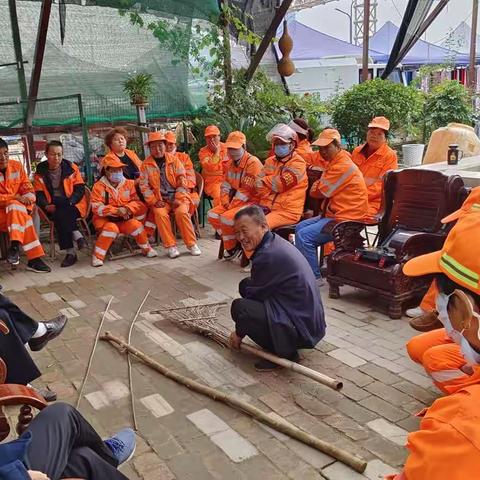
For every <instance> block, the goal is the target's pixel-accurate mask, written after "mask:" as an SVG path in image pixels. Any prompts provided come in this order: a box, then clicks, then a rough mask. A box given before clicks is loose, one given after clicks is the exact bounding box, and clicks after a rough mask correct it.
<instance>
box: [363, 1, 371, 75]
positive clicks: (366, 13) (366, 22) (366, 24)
mask: <svg viewBox="0 0 480 480" xmlns="http://www.w3.org/2000/svg"><path fill="white" fill-rule="evenodd" d="M369 40H370V0H364V1H363V61H362V82H366V81H367V80H368V45H369Z"/></svg>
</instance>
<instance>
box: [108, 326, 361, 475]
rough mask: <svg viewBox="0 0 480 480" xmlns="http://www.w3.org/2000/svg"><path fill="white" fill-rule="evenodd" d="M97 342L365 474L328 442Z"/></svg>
mask: <svg viewBox="0 0 480 480" xmlns="http://www.w3.org/2000/svg"><path fill="white" fill-rule="evenodd" d="M100 339H101V340H103V341H106V342H110V343H112V344H113V345H115V346H117V347H118V348H119V351H120V352H122V353H125V352H130V353H131V354H132V355H134V356H135V357H137V358H138V359H139V360H141V361H142V362H143V363H145V364H146V365H148V366H149V367H151V368H152V369H154V370H156V371H157V372H159V373H161V374H162V375H164V376H165V377H167V378H170V379H171V380H174V381H175V382H177V383H180V384H181V385H184V386H186V387H187V388H190V389H192V390H194V391H196V392H198V393H201V394H203V395H206V396H208V397H210V398H212V399H213V400H216V401H219V402H222V403H225V404H227V405H230V406H231V407H234V408H236V409H238V410H240V411H242V412H244V413H246V414H247V415H250V416H251V417H252V418H255V419H256V420H259V421H260V422H262V423H264V424H266V425H268V426H269V427H271V428H274V429H275V430H277V431H279V432H281V433H284V434H285V435H289V436H290V437H292V438H294V439H296V440H298V441H300V442H302V443H304V444H306V445H309V446H310V447H313V448H315V449H317V450H319V451H321V452H323V453H325V454H327V455H330V456H331V457H333V458H335V459H336V460H338V461H340V462H342V463H344V464H345V465H348V466H349V467H350V468H352V469H354V470H355V471H357V472H359V473H363V472H364V471H365V468H366V466H367V463H366V462H365V461H364V460H363V459H361V458H359V457H357V456H355V455H353V454H351V453H349V452H347V451H345V450H343V449H341V448H338V447H336V446H335V445H332V444H330V443H328V442H324V441H323V440H320V439H319V438H317V437H314V436H313V435H310V434H309V433H306V432H304V431H303V430H300V429H299V428H297V427H296V426H295V425H292V424H290V423H288V422H285V421H279V420H276V419H274V418H271V417H269V416H268V415H267V414H265V413H264V412H262V411H261V410H260V409H258V408H256V407H254V406H253V405H251V404H249V403H247V402H244V401H242V400H240V399H238V398H236V397H234V396H232V395H230V394H228V393H225V392H222V391H220V390H217V389H215V388H212V387H209V386H207V385H203V384H202V383H200V382H197V381H196V380H193V379H191V378H188V377H185V376H183V375H180V374H179V373H177V372H175V371H173V370H170V369H168V368H167V367H165V366H163V365H162V364H160V363H158V362H156V361H155V360H153V359H152V358H150V357H149V356H148V355H146V354H144V353H143V352H141V351H140V350H138V349H136V348H135V347H132V346H131V345H128V344H127V343H126V342H125V341H124V340H123V339H121V338H118V337H116V336H114V335H112V334H111V333H110V332H106V333H105V334H104V335H102V336H101V337H100Z"/></svg>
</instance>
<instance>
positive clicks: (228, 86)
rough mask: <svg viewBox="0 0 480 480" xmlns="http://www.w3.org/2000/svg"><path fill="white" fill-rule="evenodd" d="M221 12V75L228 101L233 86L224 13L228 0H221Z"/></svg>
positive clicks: (228, 33) (227, 29)
mask: <svg viewBox="0 0 480 480" xmlns="http://www.w3.org/2000/svg"><path fill="white" fill-rule="evenodd" d="M221 4H222V14H221V17H220V22H221V25H222V36H223V75H224V77H225V78H224V79H223V81H224V85H225V100H226V102H227V103H229V102H230V100H231V97H232V88H233V75H232V49H231V47H230V23H229V21H228V17H227V15H226V13H225V11H224V10H225V9H227V8H228V0H222V1H221Z"/></svg>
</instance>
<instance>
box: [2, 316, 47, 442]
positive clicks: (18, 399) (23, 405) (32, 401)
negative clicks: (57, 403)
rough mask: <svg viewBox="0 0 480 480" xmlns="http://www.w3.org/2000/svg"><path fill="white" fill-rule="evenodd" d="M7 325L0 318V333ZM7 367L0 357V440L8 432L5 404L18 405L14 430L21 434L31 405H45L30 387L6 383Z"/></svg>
mask: <svg viewBox="0 0 480 480" xmlns="http://www.w3.org/2000/svg"><path fill="white" fill-rule="evenodd" d="M8 332H9V330H8V327H7V326H6V325H5V323H3V322H2V321H1V320H0V335H6V334H8ZM6 377H7V367H6V365H5V362H4V361H3V360H2V359H1V358H0V442H1V441H2V440H5V438H7V437H8V435H9V433H10V425H9V423H8V421H7V418H6V416H5V414H4V412H3V407H4V406H7V405H19V406H20V414H19V415H18V424H17V428H16V431H17V433H18V434H19V435H21V434H22V433H23V432H24V431H25V429H26V428H27V427H28V425H29V423H30V422H31V420H32V418H33V414H32V407H33V408H37V409H38V410H42V409H43V408H45V407H46V406H47V403H46V402H45V400H44V399H43V398H42V397H41V396H40V395H39V394H38V393H37V392H35V390H33V389H32V388H29V387H26V386H25V385H14V384H6V383H5V379H6Z"/></svg>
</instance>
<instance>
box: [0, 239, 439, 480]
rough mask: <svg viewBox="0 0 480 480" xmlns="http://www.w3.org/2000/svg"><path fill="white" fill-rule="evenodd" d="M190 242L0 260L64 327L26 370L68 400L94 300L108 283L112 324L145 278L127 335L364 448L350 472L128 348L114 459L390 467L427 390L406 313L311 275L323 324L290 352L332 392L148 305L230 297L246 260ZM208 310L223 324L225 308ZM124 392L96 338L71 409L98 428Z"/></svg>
mask: <svg viewBox="0 0 480 480" xmlns="http://www.w3.org/2000/svg"><path fill="white" fill-rule="evenodd" d="M203 237H204V238H202V239H201V240H200V242H199V243H200V246H201V248H202V250H203V255H202V256H200V257H191V256H190V255H189V254H188V253H186V252H185V253H184V254H182V255H181V256H180V257H179V258H178V259H176V260H170V259H168V258H167V257H166V256H165V255H164V252H162V251H161V249H159V252H160V256H159V257H158V258H155V259H145V258H142V257H133V258H126V259H123V260H116V261H113V262H107V263H106V264H105V266H104V267H102V268H97V269H94V268H92V267H90V266H89V258H88V257H87V256H84V257H82V258H81V261H80V262H79V263H78V264H77V265H75V266H74V267H73V268H69V269H61V268H59V265H58V264H59V259H57V260H55V261H54V267H55V268H54V270H53V271H52V273H49V274H35V273H30V272H26V271H25V270H24V269H23V268H22V267H19V269H18V270H17V271H14V272H12V271H10V270H8V269H7V268H6V266H4V265H2V266H1V272H2V278H1V281H0V282H1V283H2V285H3V286H4V290H5V293H6V294H7V295H8V296H10V297H11V298H12V300H13V301H15V302H17V303H18V304H19V305H20V306H21V307H22V308H23V309H24V310H25V311H26V312H28V313H29V314H30V315H32V316H33V317H34V318H37V319H45V318H49V317H51V316H53V315H55V314H57V312H59V311H61V312H62V313H64V314H65V315H67V316H68V317H69V323H68V326H67V327H66V329H65V331H64V333H63V334H62V336H61V337H59V338H58V339H57V340H55V341H53V342H51V343H50V344H49V345H48V347H47V348H46V349H44V350H43V351H42V352H38V353H34V354H33V356H34V358H35V360H36V362H37V363H38V365H39V366H40V368H41V370H42V372H43V376H42V377H41V378H40V379H39V380H38V381H37V382H36V383H37V384H38V385H46V386H48V387H50V388H52V389H54V390H55V391H56V392H57V393H58V397H59V400H63V401H67V402H70V403H72V404H75V403H76V401H77V397H78V391H79V388H80V385H81V383H82V380H83V378H84V375H85V370H86V366H87V363H88V358H89V355H90V352H91V349H92V346H93V343H94V338H95V334H96V331H97V328H98V326H99V322H100V319H101V316H102V312H103V311H104V310H105V307H106V303H107V301H108V299H109V298H110V297H111V296H113V297H114V300H113V302H112V305H111V310H110V312H109V314H108V316H107V318H106V320H105V324H104V328H103V330H104V331H107V330H108V331H111V332H112V333H115V334H116V335H119V336H122V337H124V338H126V336H127V334H128V330H129V327H130V324H131V322H132V320H133V318H134V315H135V312H136V311H137V309H138V307H139V305H140V303H141V301H142V300H143V298H144V296H145V294H146V292H147V291H148V290H150V291H151V293H150V296H149V298H148V299H147V301H146V303H145V305H144V307H143V309H142V312H141V315H140V316H139V318H138V320H137V323H136V326H135V328H134V329H133V335H132V344H133V345H135V346H136V347H137V348H139V349H140V350H142V351H143V352H145V353H146V354H148V355H150V356H152V357H153V358H154V359H155V360H156V361H158V362H160V363H161V364H163V365H164V366H166V367H168V368H170V369H172V370H174V371H176V372H178V373H180V374H182V375H185V376H188V377H190V378H194V379H196V380H198V381H200V382H202V383H204V384H207V385H209V386H212V387H214V388H217V389H220V390H223V391H225V392H228V393H230V394H232V395H236V396H238V397H239V398H242V399H243V400H246V401H248V402H250V403H252V404H253V405H254V406H256V407H258V408H259V409H261V410H263V411H264V412H266V413H268V414H269V415H271V416H272V417H274V418H277V419H280V420H283V421H288V422H290V423H292V424H293V425H295V426H297V427H299V428H300V429H302V430H304V431H306V432H309V433H311V434H313V435H316V436H318V437H319V438H320V439H322V440H324V441H327V442H331V443H333V444H334V445H336V446H339V447H342V448H343V449H345V450H348V451H350V452H352V453H355V454H357V455H359V456H360V457H362V458H364V459H365V460H367V461H368V468H367V470H366V472H365V474H364V475H359V474H357V473H355V472H354V471H352V470H350V469H349V468H348V467H345V466H344V465H342V464H340V463H339V462H336V461H335V460H334V459H333V458H331V457H329V456H327V455H325V454H323V453H320V452H318V451H316V450H314V449H312V448H310V447H307V446H305V445H303V444H302V443H300V442H298V441H296V440H293V439H291V438H289V437H287V436H285V435H283V434H281V433H279V432H277V431H275V430H272V429H270V428H268V427H266V426H264V425H262V424H260V423H258V422H256V421H254V420H252V419H251V418H249V417H248V416H246V415H245V414H243V413H241V412H239V411H237V410H235V409H233V408H231V407H229V406H226V405H223V404H221V403H219V402H215V401H214V400H212V399H210V398H207V397H204V396H202V395H200V394H197V393H195V392H193V391H191V390H189V389H187V388H185V387H184V386H181V385H178V384H176V383H175V382H173V381H172V380H169V379H167V378H165V377H163V376H162V375H160V374H159V373H157V372H154V371H152V370H151V369H149V368H148V367H146V366H145V365H143V364H141V363H139V362H138V361H135V360H134V361H133V370H132V372H133V375H132V379H133V398H134V402H135V411H136V416H137V421H138V434H139V436H138V448H137V451H136V454H135V456H134V458H133V460H132V461H131V462H130V463H129V464H128V465H126V466H125V467H124V469H123V471H124V473H125V474H126V475H127V476H128V477H129V478H131V479H145V480H153V479H155V480H163V479H178V480H187V479H195V480H202V479H225V478H230V479H239V480H243V479H253V480H256V479H258V480H264V479H269V480H272V479H273V480H276V479H279V480H280V479H312V480H313V479H321V478H325V479H329V480H343V479H349V480H350V479H353V480H355V479H365V478H368V479H370V480H373V479H381V478H382V477H383V475H384V474H387V473H393V472H395V471H398V470H399V469H400V467H401V465H402V464H403V462H404V460H405V458H406V450H405V448H404V444H405V439H406V436H407V434H408V432H410V431H412V430H414V429H416V428H417V426H418V420H417V419H416V417H415V416H414V414H415V413H416V412H418V411H420V410H421V409H422V408H423V407H424V406H426V405H429V404H430V403H431V402H432V401H433V400H434V399H435V398H436V397H438V396H439V392H438V391H436V390H435V388H434V387H433V386H432V384H431V382H430V380H429V379H428V378H427V376H426V375H425V373H424V372H423V371H422V369H421V368H420V367H418V366H416V365H415V364H413V363H412V362H411V361H410V360H409V359H408V357H407V355H406V351H405V342H406V341H407V340H408V339H409V338H410V337H411V336H413V334H414V331H413V330H411V329H410V327H409V326H408V323H407V321H406V319H402V320H390V319H389V318H388V317H387V316H386V315H384V313H383V311H382V308H381V306H378V305H376V303H375V298H373V297H372V296H369V295H367V294H365V293H362V292H359V291H356V290H354V289H351V288H344V289H343V290H342V297H341V298H340V299H339V300H331V299H329V298H328V294H327V288H326V287H323V288H322V298H323V301H324V305H325V311H326V318H327V323H328V328H327V335H326V337H325V338H324V339H323V340H322V341H321V342H320V343H319V344H318V345H317V347H316V348H315V349H314V350H311V351H304V352H302V356H303V360H302V363H303V364H304V365H306V366H309V367H311V368H314V369H317V370H318V371H320V372H323V373H325V374H327V375H330V376H332V377H335V378H339V379H341V380H342V381H343V383H344V388H343V390H342V391H341V392H336V391H333V390H331V389H329V388H327V387H325V386H323V385H320V384H318V383H315V382H314V381H313V380H310V379H308V378H305V377H302V376H300V375H298V374H295V373H293V372H290V371H276V372H273V373H258V372H256V371H255V370H254V368H253V362H254V358H252V357H249V356H246V355H243V354H239V353H236V352H232V351H229V350H226V349H223V348H221V347H220V346H219V345H217V344H215V343H213V342H212V341H210V340H208V339H205V338H203V337H200V336H198V335H196V334H194V333H191V332H187V331H184V330H180V329H179V328H178V327H177V326H175V325H173V324H172V323H170V322H169V321H168V320H167V319H165V318H163V317H162V316H161V315H152V314H150V313H149V312H150V311H151V310H154V309H158V308H160V307H162V306H165V305H171V304H174V303H175V304H182V303H183V304H186V305H188V304H192V303H193V304H194V303H201V302H204V303H205V302H223V301H225V302H227V303H230V302H231V301H232V299H234V298H235V297H237V286H238V282H239V281H240V280H241V279H242V278H244V277H245V276H246V275H248V273H245V272H244V271H242V269H241V268H240V266H239V265H238V264H236V263H232V262H227V261H223V260H222V261H219V260H217V259H216V256H217V252H218V241H215V240H213V238H212V237H211V234H210V233H209V232H208V231H205V232H204V233H203ZM217 321H218V322H220V323H221V324H223V325H225V326H227V327H229V328H231V327H232V322H231V320H230V317H229V308H228V306H227V307H225V308H221V309H220V310H219V312H218V318H217ZM131 405H132V402H131V396H130V389H129V381H128V374H127V362H126V357H125V355H123V354H122V353H120V352H119V351H117V350H116V349H115V348H113V347H112V346H110V345H108V344H105V343H104V342H100V343H99V344H98V346H97V349H96V353H95V356H94V360H93V364H92V370H91V374H90V376H89V378H88V381H87V383H86V386H85V390H84V396H83V398H82V399H81V403H80V410H81V412H82V413H83V414H84V415H85V416H86V418H87V419H88V420H89V421H91V423H92V424H93V425H94V426H95V428H97V430H98V431H99V433H100V434H101V435H104V436H107V435H110V434H112V433H114V432H115V431H116V430H118V429H120V428H122V427H124V426H131V425H132V422H133V418H132V407H131Z"/></svg>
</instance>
